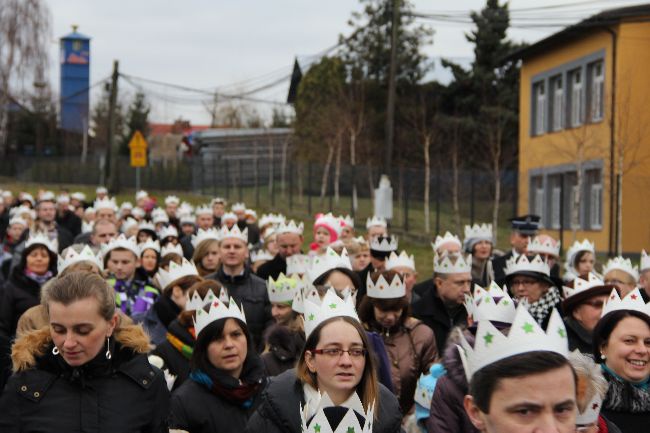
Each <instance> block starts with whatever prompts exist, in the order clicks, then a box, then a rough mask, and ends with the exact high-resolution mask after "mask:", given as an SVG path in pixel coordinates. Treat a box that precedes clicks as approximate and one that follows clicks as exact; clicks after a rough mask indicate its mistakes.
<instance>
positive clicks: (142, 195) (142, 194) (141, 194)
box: [135, 189, 149, 201]
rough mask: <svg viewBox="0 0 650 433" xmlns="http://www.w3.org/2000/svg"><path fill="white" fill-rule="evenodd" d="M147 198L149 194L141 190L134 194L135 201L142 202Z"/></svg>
mask: <svg viewBox="0 0 650 433" xmlns="http://www.w3.org/2000/svg"><path fill="white" fill-rule="evenodd" d="M147 197H149V194H148V193H147V191H145V190H143V189H141V190H140V191H138V192H136V193H135V201H138V200H142V199H144V198H147Z"/></svg>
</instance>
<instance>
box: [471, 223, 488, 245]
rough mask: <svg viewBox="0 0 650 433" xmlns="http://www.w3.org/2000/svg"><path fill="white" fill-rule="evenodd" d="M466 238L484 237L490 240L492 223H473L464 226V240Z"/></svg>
mask: <svg viewBox="0 0 650 433" xmlns="http://www.w3.org/2000/svg"><path fill="white" fill-rule="evenodd" d="M467 239H484V240H486V241H490V242H491V241H492V239H493V235H492V224H481V225H478V224H474V225H472V226H465V240H467Z"/></svg>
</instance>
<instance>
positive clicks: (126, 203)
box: [120, 201, 133, 212]
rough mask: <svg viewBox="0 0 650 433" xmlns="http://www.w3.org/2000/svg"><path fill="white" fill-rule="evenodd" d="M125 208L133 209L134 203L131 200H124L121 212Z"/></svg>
mask: <svg viewBox="0 0 650 433" xmlns="http://www.w3.org/2000/svg"><path fill="white" fill-rule="evenodd" d="M125 210H133V203H131V202H130V201H125V202H122V204H121V205H120V212H122V211H125Z"/></svg>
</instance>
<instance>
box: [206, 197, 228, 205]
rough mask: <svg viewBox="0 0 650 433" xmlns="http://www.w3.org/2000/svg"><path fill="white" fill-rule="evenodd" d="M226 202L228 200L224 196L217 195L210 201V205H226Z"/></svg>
mask: <svg viewBox="0 0 650 433" xmlns="http://www.w3.org/2000/svg"><path fill="white" fill-rule="evenodd" d="M226 203H227V202H226V199H225V198H223V197H215V198H213V199H212V200H211V201H210V206H214V205H215V204H223V205H225V204H226Z"/></svg>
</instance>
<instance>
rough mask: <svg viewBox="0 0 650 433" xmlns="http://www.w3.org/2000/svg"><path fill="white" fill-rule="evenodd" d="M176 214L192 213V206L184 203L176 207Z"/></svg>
mask: <svg viewBox="0 0 650 433" xmlns="http://www.w3.org/2000/svg"><path fill="white" fill-rule="evenodd" d="M178 212H180V213H192V212H194V206H192V205H191V204H189V203H188V202H186V201H184V202H182V203H181V204H180V205H179V206H178Z"/></svg>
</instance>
